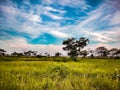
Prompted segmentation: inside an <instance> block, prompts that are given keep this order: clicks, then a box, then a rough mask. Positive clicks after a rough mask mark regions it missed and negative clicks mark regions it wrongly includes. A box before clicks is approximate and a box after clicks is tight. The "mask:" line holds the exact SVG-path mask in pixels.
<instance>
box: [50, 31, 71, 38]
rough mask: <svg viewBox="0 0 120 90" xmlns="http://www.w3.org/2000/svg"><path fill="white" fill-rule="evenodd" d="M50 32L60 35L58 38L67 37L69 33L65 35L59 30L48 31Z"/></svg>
mask: <svg viewBox="0 0 120 90" xmlns="http://www.w3.org/2000/svg"><path fill="white" fill-rule="evenodd" d="M50 33H51V34H52V35H55V36H57V37H60V38H67V37H69V35H67V34H65V33H62V32H60V31H55V30H54V31H53V30H52V31H50Z"/></svg>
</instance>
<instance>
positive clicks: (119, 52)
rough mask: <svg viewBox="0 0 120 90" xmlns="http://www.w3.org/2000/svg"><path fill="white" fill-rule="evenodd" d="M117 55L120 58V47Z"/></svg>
mask: <svg viewBox="0 0 120 90" xmlns="http://www.w3.org/2000/svg"><path fill="white" fill-rule="evenodd" d="M116 55H117V57H118V58H120V49H118V50H117V52H116Z"/></svg>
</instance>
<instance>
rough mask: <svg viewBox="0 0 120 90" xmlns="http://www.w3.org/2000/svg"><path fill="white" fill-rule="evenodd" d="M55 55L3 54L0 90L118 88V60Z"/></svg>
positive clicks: (89, 89) (97, 89)
mask: <svg viewBox="0 0 120 90" xmlns="http://www.w3.org/2000/svg"><path fill="white" fill-rule="evenodd" d="M12 58H13V59H14V60H12ZM54 58H55V57H53V58H52V57H49V58H48V57H44V58H43V59H44V60H43V59H39V58H17V60H15V58H14V57H11V58H10V57H4V60H6V61H4V60H1V62H0V90H120V60H114V59H111V60H109V59H84V60H81V59H79V58H78V61H79V62H73V61H71V60H70V59H69V58H65V57H64V59H66V60H69V61H67V62H64V61H63V58H62V57H56V58H55V60H57V61H55V60H54ZM1 59H3V57H2V58H1ZM40 60H41V61H40ZM58 61H59V62H58Z"/></svg>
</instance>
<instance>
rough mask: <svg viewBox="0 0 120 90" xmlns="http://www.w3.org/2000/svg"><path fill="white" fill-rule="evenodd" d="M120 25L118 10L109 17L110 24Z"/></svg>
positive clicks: (119, 12)
mask: <svg viewBox="0 0 120 90" xmlns="http://www.w3.org/2000/svg"><path fill="white" fill-rule="evenodd" d="M117 24H119V25H120V11H117V12H115V13H114V14H113V16H112V18H110V25H117Z"/></svg>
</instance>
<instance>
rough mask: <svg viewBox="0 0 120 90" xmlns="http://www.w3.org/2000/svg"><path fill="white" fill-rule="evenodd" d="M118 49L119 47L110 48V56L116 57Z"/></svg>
mask: <svg viewBox="0 0 120 90" xmlns="http://www.w3.org/2000/svg"><path fill="white" fill-rule="evenodd" d="M117 51H118V49H117V48H112V49H110V50H109V55H110V57H112V58H114V57H115V56H116V55H117Z"/></svg>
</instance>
